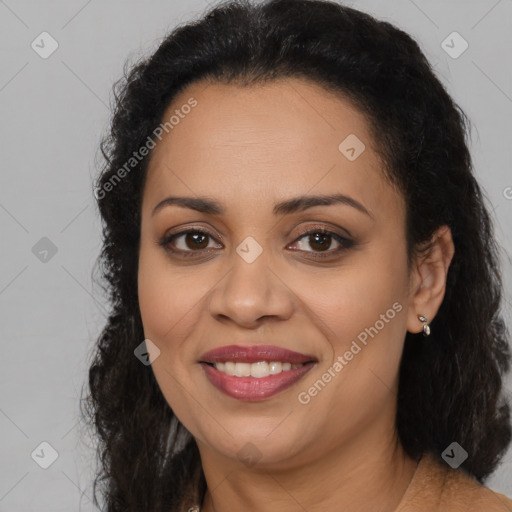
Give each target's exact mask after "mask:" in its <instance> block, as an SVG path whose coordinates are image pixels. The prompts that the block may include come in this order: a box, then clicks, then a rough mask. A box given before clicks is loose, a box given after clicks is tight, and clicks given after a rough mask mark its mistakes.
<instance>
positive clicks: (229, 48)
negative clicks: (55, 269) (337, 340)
mask: <svg viewBox="0 0 512 512" xmlns="http://www.w3.org/2000/svg"><path fill="white" fill-rule="evenodd" d="M283 77H298V78H307V79H309V80H313V81H314V82H315V83H317V84H319V85H321V86H323V87H325V88H326V89H328V90H330V91H335V92H337V93H338V94H339V95H340V96H342V97H343V98H345V99H348V100H349V101H350V102H352V104H353V105H354V106H355V107H357V108H358V109H359V111H360V112H362V113H363V114H364V115H365V118H366V119H367V121H368V124H369V126H370V129H371V131H372V135H373V138H374V140H375V144H376V145H377V150H378V153H379V155H380V157H381V159H382V161H383V163H384V165H385V170H384V173H385V177H386V178H387V179H388V181H389V183H390V184H392V185H393V186H395V187H397V188H398V190H400V192H401V193H402V194H403V196H404V197H405V200H406V204H407V212H406V215H407V230H406V236H407V251H408V257H409V262H411V261H412V258H413V256H414V255H416V254H417V252H418V251H419V250H420V249H421V248H422V247H423V248H424V247H425V245H426V244H427V245H428V241H429V240H430V239H431V236H432V234H433V233H434V231H435V230H436V229H437V228H439V227H440V226H443V225H447V226H449V227H450V229H451V232H452V236H453V241H454V245H455V255H454V258H453V260H452V263H451V266H450V268H449V272H448V276H447V288H446V294H445V297H444V300H443V302H442V304H441V307H440V309H439V311H438V314H437V316H436V317H435V319H434V320H433V321H432V323H431V328H432V334H431V336H430V337H429V338H425V339H424V337H423V336H421V335H418V334H412V333H407V335H406V339H405V345H404V351H403V356H402V360H401V366H400V377H399V378H400V380H399V393H398V412H397V417H396V424H397V430H398V435H399V439H400V442H401V443H402V445H403V447H404V449H405V450H406V452H407V453H408V454H409V455H410V456H411V457H414V458H418V457H419V456H421V455H422V454H423V453H425V452H431V453H434V454H437V455H438V456H440V454H441V453H442V451H443V450H444V449H445V448H446V447H447V446H448V445H449V444H450V443H452V441H454V440H455V441H457V442H458V443H459V444H460V445H461V446H462V447H463V448H464V449H465V450H466V451H467V452H468V454H469V457H468V458H467V460H466V461H465V462H464V463H463V465H462V466H461V467H462V469H464V470H465V471H466V472H468V473H469V474H471V475H473V476H475V477H476V478H477V479H478V480H479V481H480V482H482V483H483V482H484V479H485V478H486V477H487V476H488V475H490V474H491V473H492V472H493V470H494V469H495V468H496V466H497V464H498V463H499V461H500V459H501V457H502V456H503V454H504V452H505V450H506V448H507V446H508V444H509V442H510V439H511V425H510V419H509V414H510V412H509V407H508V405H507V403H506V400H505V399H504V397H503V396H502V379H503V375H504V374H505V372H507V370H508V369H509V364H510V351H509V344H508V338H509V334H508V332H507V330H506V326H505V323H504V321H503V318H502V316H501V312H500V305H501V301H502V280H501V275H500V269H499V263H498V262H499V252H498V251H499V246H498V244H497V243H496V240H495V237H494V231H493V224H492V219H491V217H490V214H489V210H488V207H487V206H486V204H485V203H486V198H485V196H484V194H483V192H482V190H481V188H480V187H479V185H478V183H477V181H476V179H475V176H474V173H473V168H472V161H471V156H470V153H469V149H468V140H467V139H468V137H469V133H470V124H469V121H468V118H467V116H466V115H465V114H464V112H463V111H462V110H461V109H460V107H459V106H458V105H457V104H455V103H454V101H453V100H452V99H451V97H450V96H449V94H448V93H447V91H446V89H445V88H444V87H443V85H442V84H441V82H440V81H439V79H438V78H437V77H436V76H435V73H434V71H433V69H432V67H431V65H430V64H429V62H428V61H427V59H426V58H425V56H424V54H423V53H422V51H421V50H420V48H419V46H418V44H417V43H416V42H415V41H414V40H413V39H412V38H411V37H410V36H409V35H407V34H406V33H405V32H403V31H401V30H399V29H398V28H396V27H395V26H393V25H391V24H390V23H387V22H383V21H378V20H376V19H374V18H373V17H371V16H370V15H368V14H365V13H362V12H359V11H358V10H355V9H353V8H349V7H345V6H342V5H339V4H337V3H334V2H331V1H324V0H271V1H267V2H265V3H257V4H253V3H251V2H249V1H244V0H240V1H238V0H234V1H228V2H223V3H222V4H219V5H217V6H216V7H214V8H212V9H210V10H209V11H208V12H207V13H206V14H204V15H203V16H202V17H201V18H200V19H198V20H195V21H193V22H190V23H187V24H184V25H182V26H179V27H178V28H176V29H175V30H174V31H173V32H172V33H170V34H169V35H168V37H166V38H165V39H164V40H163V42H162V43H161V45H160V46H159V48H158V49H157V50H156V51H155V52H154V53H153V54H152V55H151V56H149V57H147V58H144V59H141V60H139V61H138V62H136V63H135V64H134V65H132V66H131V67H130V68H129V69H127V68H125V73H124V77H123V78H122V79H121V80H120V81H118V82H117V83H116V84H115V86H114V97H115V101H114V102H115V105H114V113H113V118H112V122H111V127H110V130H109V132H108V134H107V135H105V136H104V138H103V140H102V143H101V153H102V159H103V158H104V160H103V161H104V165H103V167H102V169H101V172H100V173H99V175H98V177H97V181H96V183H95V196H96V199H97V203H98V207H99V212H100V215H101V220H102V234H103V245H102V251H101V254H100V256H99V258H98V261H97V262H96V263H97V264H96V266H95V269H94V271H95V272H94V277H95V280H97V279H96V273H99V274H100V276H99V281H100V282H101V283H103V284H102V286H103V289H104V290H105V291H107V295H108V301H109V304H110V307H111V310H110V311H109V316H108V319H107V323H106V325H105V326H104V328H103V330H102V332H101V334H100V336H99V338H98V340H97V343H96V345H95V347H94V354H92V355H91V364H90V369H89V380H88V385H89V389H90V393H89V394H88V395H87V396H86V397H85V398H83V399H82V401H81V411H82V414H83V417H84V419H85V420H86V422H87V424H88V426H89V427H92V429H93V430H94V432H95V434H96V435H97V437H98V439H99V444H98V447H97V459H98V460H97V462H98V465H99V466H100V469H99V471H98V473H97V475H96V477H95V480H94V501H95V505H96V506H98V505H99V503H98V500H97V493H98V486H100V487H101V493H102V497H103V499H104V504H105V508H104V509H103V510H106V511H108V512H118V511H119V512H121V511H122V512H127V511H137V512H141V511H152V512H155V511H164V510H166V511H169V510H173V511H174V510H176V511H178V510H186V509H187V508H188V507H189V506H191V505H192V504H193V503H201V501H202V499H203V497H204V493H205V490H206V481H205V478H204V474H203V471H202V468H201V460H200V457H199V451H198V449H197V445H196V443H195V440H194V439H193V437H192V436H191V435H190V433H189V432H188V431H187V430H186V429H185V427H184V426H183V425H182V424H181V423H180V422H179V421H178V420H177V418H176V416H175V415H174V413H173V411H172V410H171V408H170V407H169V405H168V403H167V402H166V400H165V399H164V397H163V395H162V393H161V390H160V388H159V386H158V384H157V382H156V380H155V377H154V374H153V372H152V369H151V366H145V365H143V364H141V362H140V361H139V360H138V359H137V358H136V357H135V356H134V350H135V348H136V347H137V346H138V345H140V344H141V342H142V341H143V340H144V331H143V326H142V322H141V316H140V311H139V304H138V295H137V270H138V252H139V240H140V226H141V223H140V220H141V212H140V206H141V199H142V193H143V187H144V177H145V173H146V169H147V163H148V159H149V158H150V156H151V153H150V154H149V155H147V156H146V157H144V158H141V159H140V161H137V162H136V164H134V165H133V166H132V167H130V168H127V167H126V162H127V161H129V160H130V158H131V157H132V156H133V153H134V152H136V151H137V150H138V149H139V148H141V147H142V146H144V145H145V144H146V141H147V140H148V137H149V136H151V135H152V133H153V132H154V130H155V129H156V128H157V127H158V126H159V125H160V123H161V122H162V118H163V113H164V111H165V109H166V107H168V105H169V103H170V102H171V101H172V99H173V98H174V97H175V96H176V94H177V93H178V92H180V91H181V90H183V89H184V88H185V87H186V86H187V85H189V84H191V83H192V82H194V81H197V80H199V79H209V80H212V81H214V82H215V81H216V82H220V83H236V84H237V85H239V86H241V87H243V86H250V85H252V84H257V83H261V82H263V81H271V80H273V79H276V78H283ZM132 164H133V162H132ZM123 166H124V169H125V172H124V173H120V172H119V170H120V169H121V168H123ZM127 169H128V170H127Z"/></svg>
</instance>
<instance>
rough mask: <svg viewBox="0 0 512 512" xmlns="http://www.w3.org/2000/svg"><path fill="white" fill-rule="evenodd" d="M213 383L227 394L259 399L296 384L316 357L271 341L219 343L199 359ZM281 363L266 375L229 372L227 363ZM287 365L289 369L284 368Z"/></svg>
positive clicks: (311, 365)
mask: <svg viewBox="0 0 512 512" xmlns="http://www.w3.org/2000/svg"><path fill="white" fill-rule="evenodd" d="M198 362H199V363H200V364H201V366H202V368H203V370H204V372H205V374H206V376H207V378H208V379H209V381H210V383H211V384H213V385H214V386H215V387H216V388H217V389H219V390H220V391H222V392H223V393H224V394H226V395H228V396H230V397H232V398H237V399H239V400H246V401H257V400H263V399H266V398H269V397H271V396H273V395H275V394H277V393H279V392H281V391H283V390H285V389H287V388H289V387H290V386H292V385H293V384H295V383H296V382H297V381H298V380H299V379H301V378H302V377H303V376H304V375H305V374H306V373H307V372H309V370H311V368H313V366H314V365H315V364H316V362H317V360H316V358H315V357H313V356H311V355H306V354H301V353H299V352H294V351H291V350H287V349H284V348H281V347H275V346H271V345H253V346H245V347H244V346H240V345H230V346H225V347H220V348H217V349H214V350H210V351H209V352H207V353H205V354H203V355H202V356H201V357H200V359H199V361H198ZM263 362H266V363H268V364H269V365H272V363H274V364H275V363H280V364H279V366H282V368H283V371H281V372H279V373H277V374H273V375H268V376H264V377H261V376H259V377H254V376H237V375H229V374H228V373H226V372H225V371H220V369H221V368H222V369H224V368H225V366H226V363H228V364H230V365H231V366H232V365H233V363H235V364H236V366H237V367H239V366H242V365H243V366H247V367H248V366H249V365H252V364H253V363H263ZM285 368H286V371H284V370H285Z"/></svg>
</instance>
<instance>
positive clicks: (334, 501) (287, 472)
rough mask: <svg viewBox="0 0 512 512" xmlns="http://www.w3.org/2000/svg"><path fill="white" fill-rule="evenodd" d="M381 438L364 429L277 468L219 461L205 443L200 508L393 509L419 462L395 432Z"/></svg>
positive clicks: (268, 511) (259, 511)
mask: <svg viewBox="0 0 512 512" xmlns="http://www.w3.org/2000/svg"><path fill="white" fill-rule="evenodd" d="M380 434H384V433H383V432H380ZM382 439H384V437H379V436H376V432H375V430H374V429H373V431H371V432H362V433H361V435H359V436H358V439H356V440H354V439H351V440H350V443H347V444H345V445H340V446H338V447H336V449H331V450H327V451H325V452H323V453H322V456H321V457H318V458H317V459H316V460H315V459H309V460H308V462H307V463H301V464H294V465H288V467H287V468H286V469H283V468H280V469H279V470H278V471H276V470H275V468H274V469H273V468H272V467H266V468H262V467H258V466H254V467H251V468H248V467H246V466H244V465H243V464H242V463H240V461H232V460H229V461H226V460H223V461H220V460H219V459H217V458H216V456H215V454H213V453H211V452H210V451H209V450H208V449H207V448H206V447H205V446H200V451H201V458H202V464H203V471H204V474H205V477H206V482H207V486H208V490H207V493H206V496H205V500H204V503H203V505H202V507H201V512H214V511H215V512H225V511H229V510H248V511H251V512H263V511H265V512H278V511H279V512H292V511H294V512H296V511H297V510H300V509H302V510H308V512H320V511H325V510H379V511H380V512H394V511H395V509H396V508H397V507H398V505H399V504H400V501H401V500H402V497H403V495H404V493H405V491H406V489H407V487H408V485H409V484H410V482H411V480H412V477H413V475H414V471H415V470H416V466H417V464H416V461H414V460H413V459H411V458H410V457H409V456H408V455H407V454H406V453H405V451H404V450H403V448H402V446H401V445H400V443H399V442H397V438H396V437H395V436H393V438H392V439H391V441H390V442H388V443H383V442H382Z"/></svg>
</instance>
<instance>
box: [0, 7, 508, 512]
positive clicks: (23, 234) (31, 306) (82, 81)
mask: <svg viewBox="0 0 512 512" xmlns="http://www.w3.org/2000/svg"><path fill="white" fill-rule="evenodd" d="M349 5H352V6H355V7H357V8H360V9H362V10H365V11H368V12H370V13H371V14H374V15H376V16H377V17H379V18H382V19H386V20H388V21H391V22H392V23H394V24H396V25H398V26H399V27H401V28H403V29H404V30H406V31H407V32H409V33H410V34H411V35H412V36H413V37H415V38H416V39H417V40H418V42H419V43H420V46H421V47H422V49H423V50H424V52H425V53H426V55H427V57H428V59H429V60H430V62H432V63H433V65H434V66H435V69H436V70H437V73H438V75H439V76H440V78H441V79H442V81H443V83H445V84H446V86H447V88H448V90H449V92H450V93H451V94H452V95H453V96H454V98H455V100H456V101H457V102H458V103H459V104H460V105H461V107H462V108H463V109H464V110H465V112H466V113H467V114H468V115H469V117H470V119H471V121H472V123H473V134H472V146H471V149H472V154H473V158H474V163H475V168H476V172H477V174H478V176H479V179H480V183H481V184H482V186H483V188H484V190H485V192H486V194H487V196H488V198H489V201H490V204H491V209H492V210H493V211H494V214H493V215H494V217H495V222H496V229H497V236H498V238H499V242H500V244H501V245H502V247H503V249H504V250H503V269H504V274H505V283H506V290H505V291H506V294H507V300H508V304H510V303H511V301H510V295H511V290H512V269H511V263H510V261H511V260H510V255H511V254H512V250H511V249H512V233H511V231H512V230H510V225H511V219H512V188H511V187H512V175H511V172H510V167H511V166H510V164H511V161H512V160H511V144H510V142H511V141H510V134H511V133H512V117H511V113H512V83H511V77H512V73H511V65H510V53H511V49H512V48H511V42H512V35H511V31H510V23H511V21H512V2H511V1H510V0H499V1H497V0H478V1H474V0H473V1H466V0H464V1H463V0H459V1H455V0H452V1H444V0H435V1H428V2H427V1H421V0H414V1H413V0H394V1H392V2H390V1H388V2H384V1H378V0H362V1H358V2H352V3H351V4H349ZM207 6H208V4H207V2H206V1H205V0H193V1H185V0H172V1H169V0H166V1H162V0H154V1H152V2H148V1H142V0H140V1H132V2H127V1H119V0H117V1H114V0H108V1H102V2H100V1H99V0H89V1H86V0H73V1H70V0H67V1H64V0H58V1H57V0H54V1H49V0H46V1H35V0H25V1H24V0H5V1H2V0H0V48H1V50H0V51H1V53H0V116H1V123H0V140H1V167H2V171H1V180H2V181H1V187H0V226H1V245H0V247H1V249H0V260H1V270H0V315H1V318H0V329H1V331H0V332H1V344H2V345H1V346H2V357H1V358H0V390H1V391H0V427H1V433H2V434H1V443H2V465H1V468H0V511H9V512H12V511H38V512H44V511H52V512H60V511H67V512H68V511H70V510H78V509H80V510H84V511H89V510H93V507H92V505H91V502H90V498H91V496H92V494H91V478H92V474H93V473H92V471H93V469H94V466H93V462H92V461H93V455H94V452H93V451H92V449H91V448H90V447H89V445H90V444H91V441H90V440H84V437H83V436H82V437H81V435H80V429H79V426H78V425H77V420H78V398H79V396H80V391H81V388H82V385H83V383H84V381H85V379H86V370H87V366H88V363H89V359H88V358H89V354H90V350H91V347H92V344H93V343H94V340H95V337H96V336H97V334H98V333H99V331H100V329H101V327H102V325H103V324H104V321H105V312H104V311H105V307H104V306H105V305H104V301H103V299H102V297H101V294H100V292H99V290H98V289H97V288H94V287H93V285H92V282H91V269H92V265H93V263H94V261H95V258H96V256H97V255H98V252H99V247H100V238H99V237H100V223H99V217H98V214H97V212H96V209H95V206H94V200H93V194H92V190H91V188H92V187H91V183H92V178H93V176H95V174H96V170H95V158H96V154H97V148H98V143H99V139H100V137H101V135H102V134H103V133H104V131H105V129H106V128H107V126H108V120H109V107H108V105H109V98H110V95H111V88H112V84H113V82H114V81H115V80H116V79H117V78H119V77H120V76H121V74H122V66H123V64H124V61H125V60H126V59H127V58H128V57H130V58H136V57H139V56H141V55H143V54H147V53H149V52H151V51H152V50H154V49H155V48H156V46H157V44H158V42H159V41H160V40H161V38H163V37H164V35H165V33H166V32H167V31H168V30H170V29H172V28H173V27H174V26H175V25H177V24H178V23H182V22H186V21H188V20H189V19H191V18H194V17H196V16H198V15H199V14H200V13H201V12H202V11H203V9H204V8H205V7H207ZM44 31H46V32H48V33H49V34H51V36H52V37H53V38H54V39H55V40H56V41H57V42H58V44H59V47H58V49H57V50H56V51H55V53H53V54H52V55H51V56H50V57H48V58H47V59H43V58H41V57H40V56H39V54H38V53H36V51H34V50H33V49H32V47H31V43H32V41H34V40H35V41H36V43H37V42H38V41H40V38H39V37H38V36H39V34H41V33H42V32H44ZM453 31H457V32H459V33H460V34H461V36H462V37H463V38H464V39H465V40H466V41H467V42H468V44H469V47H468V49H467V50H466V51H465V52H464V53H463V54H462V55H460V56H459V57H458V58H452V57H451V56H449V55H448V54H447V53H446V52H445V50H444V49H443V47H442V42H443V41H444V40H445V39H446V38H447V36H448V35H449V34H451V33H452V32H453ZM46 41H47V42H46V43H45V48H46V49H48V48H49V44H48V40H46ZM460 43H461V41H457V40H454V42H453V43H452V42H451V40H450V39H448V43H445V44H449V45H451V46H453V47H454V49H452V51H457V50H459V49H460V48H461V46H460ZM39 44H40V45H41V43H39ZM43 237H47V238H48V239H49V240H51V242H52V243H53V244H54V245H55V247H56V248H57V253H56V254H55V255H52V253H51V252H49V253H48V254H46V255H45V254H44V253H43V252H41V247H42V248H43V249H44V248H45V244H48V242H47V241H42V242H39V241H40V239H41V238H43ZM38 242H39V244H40V245H37V246H36V249H34V250H33V247H34V246H35V245H36V244H37V243H38ZM41 244H42V245H41ZM37 248H39V252H38V250H37ZM41 258H42V259H43V260H44V259H45V258H46V260H47V261H41ZM506 317H507V321H508V324H509V326H512V323H511V314H510V306H509V305H507V311H506ZM507 388H508V390H509V392H512V383H511V379H510V377H509V378H508V380H507ZM509 398H512V394H511V395H509ZM43 441H46V442H48V443H50V445H51V446H53V447H54V448H55V450H57V452H58V458H57V459H56V460H55V462H54V463H53V464H52V465H51V466H50V467H49V468H48V469H42V468H41V467H39V465H38V464H36V462H35V461H34V460H33V458H32V457H31V454H32V453H33V451H34V450H35V449H36V448H38V447H39V445H40V443H41V442H43ZM43 448H44V447H43ZM39 453H41V452H40V449H39ZM49 453H50V452H49V450H46V451H45V457H47V456H48V454H49ZM487 484H488V485H489V487H491V488H492V489H494V490H496V491H499V492H502V493H505V494H508V495H510V496H512V451H509V452H508V454H507V456H506V457H505V461H504V462H503V464H502V465H501V466H500V468H499V469H498V470H497V472H496V473H495V474H494V475H493V477H492V478H491V479H490V480H489V481H488V483H487Z"/></svg>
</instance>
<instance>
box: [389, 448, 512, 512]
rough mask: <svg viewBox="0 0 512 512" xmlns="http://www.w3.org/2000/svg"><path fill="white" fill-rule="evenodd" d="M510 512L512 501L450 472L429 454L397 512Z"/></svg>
mask: <svg viewBox="0 0 512 512" xmlns="http://www.w3.org/2000/svg"><path fill="white" fill-rule="evenodd" d="M419 510H421V511H423V510H429V512H430V511H432V512H433V511H438V512H512V500H511V499H509V498H507V497H506V496H504V495H503V494H499V493H497V492H494V491H492V490H491V489H489V488H488V487H486V486H485V485H482V484H481V483H480V482H479V481H478V480H476V478H474V477H473V476H471V475H469V474H468V473H466V472H465V471H463V470H462V469H460V468H459V469H452V468H451V467H450V466H448V464H446V463H445V462H444V461H443V460H442V459H440V458H438V457H437V456H436V455H434V454H431V453H426V454H424V455H423V457H422V458H421V460H420V462H419V464H418V468H417V469H416V473H415V475H414V477H413V479H412V481H411V484H410V485H409V488H408V489H407V491H406V493H405V495H404V497H403V499H402V502H401V503H400V506H399V507H398V508H397V509H396V512H417V511H419Z"/></svg>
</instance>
